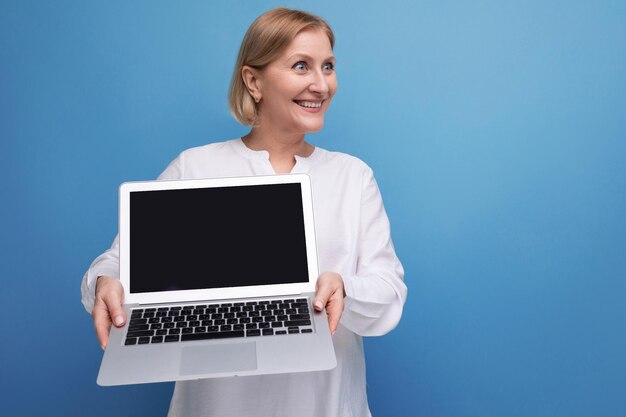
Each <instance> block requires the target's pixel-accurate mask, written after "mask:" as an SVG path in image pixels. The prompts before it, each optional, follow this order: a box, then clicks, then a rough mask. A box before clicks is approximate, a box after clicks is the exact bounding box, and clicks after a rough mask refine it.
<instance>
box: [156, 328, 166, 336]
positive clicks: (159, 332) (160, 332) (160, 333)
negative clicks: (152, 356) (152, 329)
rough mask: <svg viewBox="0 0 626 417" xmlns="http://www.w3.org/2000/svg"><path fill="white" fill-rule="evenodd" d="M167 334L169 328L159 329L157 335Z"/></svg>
mask: <svg viewBox="0 0 626 417" xmlns="http://www.w3.org/2000/svg"><path fill="white" fill-rule="evenodd" d="M166 334H167V329H162V330H157V331H156V335H157V336H165V335H166Z"/></svg>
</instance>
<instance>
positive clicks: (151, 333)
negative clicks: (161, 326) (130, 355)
mask: <svg viewBox="0 0 626 417" xmlns="http://www.w3.org/2000/svg"><path fill="white" fill-rule="evenodd" d="M145 336H154V330H140V331H136V332H128V333H127V334H126V337H127V338H128V337H145Z"/></svg>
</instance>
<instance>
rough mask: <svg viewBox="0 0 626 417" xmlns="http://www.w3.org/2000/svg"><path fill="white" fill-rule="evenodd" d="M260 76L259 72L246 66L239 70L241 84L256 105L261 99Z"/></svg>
mask: <svg viewBox="0 0 626 417" xmlns="http://www.w3.org/2000/svg"><path fill="white" fill-rule="evenodd" d="M260 75H261V74H260V72H259V70H257V69H256V68H252V67H250V66H248V65H244V66H243V67H242V68H241V78H242V79H243V83H244V84H245V85H246V88H247V89H248V92H249V93H250V95H251V96H252V99H253V100H254V101H255V102H256V103H258V102H259V101H261V98H262V97H263V94H262V93H261V80H260Z"/></svg>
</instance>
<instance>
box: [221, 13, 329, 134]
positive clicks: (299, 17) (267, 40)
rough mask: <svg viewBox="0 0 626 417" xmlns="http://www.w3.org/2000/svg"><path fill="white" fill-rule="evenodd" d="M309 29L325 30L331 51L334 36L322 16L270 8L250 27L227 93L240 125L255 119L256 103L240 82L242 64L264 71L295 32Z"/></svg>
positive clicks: (229, 103)
mask: <svg viewBox="0 0 626 417" xmlns="http://www.w3.org/2000/svg"><path fill="white" fill-rule="evenodd" d="M310 28H317V29H321V30H322V31H324V32H325V33H326V35H327V36H328V40H329V41H330V46H331V48H333V47H334V46H335V35H334V34H333V31H332V29H331V28H330V26H329V25H328V23H326V21H324V19H322V18H321V17H318V16H315V15H312V14H310V13H307V12H303V11H300V10H291V9H286V8H282V7H281V8H276V9H272V10H270V11H268V12H265V13H263V14H262V15H261V16H259V17H258V18H257V19H256V20H255V21H254V22H253V23H252V25H250V27H249V28H248V31H247V32H246V35H245V36H244V38H243V41H241V47H240V48H239V55H238V56H237V63H236V64H235V69H234V71H233V78H232V79H231V81H230V90H229V93H228V107H229V108H230V112H231V113H232V114H233V116H234V117H235V119H237V121H238V122H239V123H241V124H244V125H252V124H254V123H255V122H256V121H257V118H258V109H257V103H255V101H254V99H253V98H252V96H251V95H250V92H249V91H248V89H247V88H246V85H245V83H244V82H243V77H242V74H241V70H242V68H243V67H244V65H247V66H250V67H252V68H256V69H259V70H261V69H263V68H264V67H265V66H266V65H267V64H269V63H270V62H272V61H274V60H275V59H276V58H277V57H278V56H279V55H280V54H281V53H282V52H283V51H284V50H285V48H287V46H288V45H289V44H290V43H291V41H292V40H293V39H294V38H295V37H296V35H297V34H298V33H300V32H302V31H303V30H305V29H310Z"/></svg>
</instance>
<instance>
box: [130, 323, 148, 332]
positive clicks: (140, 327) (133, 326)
mask: <svg viewBox="0 0 626 417" xmlns="http://www.w3.org/2000/svg"><path fill="white" fill-rule="evenodd" d="M149 329H150V325H149V324H130V325H129V326H128V331H129V332H134V331H137V330H149Z"/></svg>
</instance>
